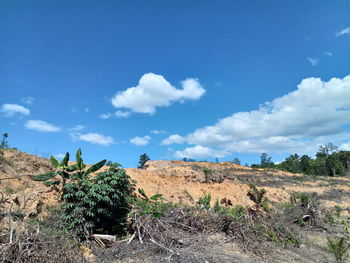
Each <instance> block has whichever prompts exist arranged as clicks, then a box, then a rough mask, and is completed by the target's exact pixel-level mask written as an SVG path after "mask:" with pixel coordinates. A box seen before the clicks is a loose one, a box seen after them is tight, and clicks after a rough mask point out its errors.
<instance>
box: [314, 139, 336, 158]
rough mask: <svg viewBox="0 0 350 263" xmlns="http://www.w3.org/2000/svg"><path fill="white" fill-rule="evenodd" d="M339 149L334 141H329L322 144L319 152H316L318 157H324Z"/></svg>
mask: <svg viewBox="0 0 350 263" xmlns="http://www.w3.org/2000/svg"><path fill="white" fill-rule="evenodd" d="M337 149H338V147H337V146H335V145H334V144H333V143H328V144H326V145H324V146H323V145H321V146H320V148H319V150H318V152H317V153H316V157H318V158H322V157H327V156H328V155H330V154H332V153H333V152H335V151H336V150H337Z"/></svg>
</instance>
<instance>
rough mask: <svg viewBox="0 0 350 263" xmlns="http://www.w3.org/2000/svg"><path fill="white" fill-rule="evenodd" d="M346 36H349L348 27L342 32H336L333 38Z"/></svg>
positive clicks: (349, 28)
mask: <svg viewBox="0 0 350 263" xmlns="http://www.w3.org/2000/svg"><path fill="white" fill-rule="evenodd" d="M346 34H350V27H347V28H344V29H343V30H341V31H339V32H337V33H336V34H335V36H336V37H340V36H343V35H346Z"/></svg>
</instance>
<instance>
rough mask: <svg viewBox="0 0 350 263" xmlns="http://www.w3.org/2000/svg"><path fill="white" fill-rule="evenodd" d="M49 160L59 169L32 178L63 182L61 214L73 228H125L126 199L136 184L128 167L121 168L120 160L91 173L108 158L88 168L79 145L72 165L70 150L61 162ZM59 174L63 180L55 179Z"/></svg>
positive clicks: (86, 231) (84, 232) (83, 230)
mask: <svg viewBox="0 0 350 263" xmlns="http://www.w3.org/2000/svg"><path fill="white" fill-rule="evenodd" d="M50 161H51V163H52V165H53V166H54V167H55V168H56V171H55V172H50V173H46V174H40V175H36V176H33V177H32V179H33V180H36V181H43V182H44V184H45V185H47V186H52V185H60V184H61V185H62V194H61V199H62V201H63V204H62V218H63V220H64V221H65V222H66V223H67V224H68V227H69V228H70V229H74V230H75V231H76V232H77V233H78V235H79V236H81V237H83V236H85V237H87V236H89V235H90V234H91V233H93V232H103V233H111V234H112V233H117V234H119V233H121V232H123V230H122V223H123V222H124V221H125V219H126V217H127V214H128V212H129V205H128V202H127V199H128V197H130V196H131V195H132V192H133V184H132V183H131V182H130V177H129V176H128V175H126V173H125V170H123V169H119V168H118V166H119V164H118V165H111V166H110V168H109V169H108V170H107V171H105V172H102V173H98V174H97V175H96V176H91V173H94V172H96V171H98V170H99V169H100V168H102V166H103V165H104V164H105V163H106V160H103V161H100V162H98V163H96V164H94V165H92V166H91V167H89V168H88V169H85V168H86V165H85V164H84V162H83V159H82V158H81V150H80V149H78V151H77V153H76V163H75V164H73V165H68V161H69V153H67V154H66V155H65V157H64V158H63V160H62V161H61V162H58V161H57V160H56V159H55V158H54V157H53V156H51V158H50ZM57 175H59V176H60V177H61V178H60V180H57V179H56V178H57V177H56V176H57Z"/></svg>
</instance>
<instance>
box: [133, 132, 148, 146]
mask: <svg viewBox="0 0 350 263" xmlns="http://www.w3.org/2000/svg"><path fill="white" fill-rule="evenodd" d="M150 140H151V137H150V136H148V135H146V136H144V137H138V136H136V137H134V138H132V139H130V143H132V144H134V145H136V146H146V145H147V144H148V143H149V141H150Z"/></svg>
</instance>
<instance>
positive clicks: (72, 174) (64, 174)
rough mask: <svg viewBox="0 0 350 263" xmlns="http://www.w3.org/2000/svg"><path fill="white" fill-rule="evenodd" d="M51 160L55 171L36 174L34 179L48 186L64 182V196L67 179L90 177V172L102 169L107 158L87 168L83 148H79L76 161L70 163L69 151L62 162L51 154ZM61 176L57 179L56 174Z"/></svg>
mask: <svg viewBox="0 0 350 263" xmlns="http://www.w3.org/2000/svg"><path fill="white" fill-rule="evenodd" d="M50 161H51V164H52V166H53V167H54V168H55V169H56V171H55V172H48V173H44V174H39V175H34V176H32V179H33V180H34V181H43V182H44V184H45V185H46V186H53V185H60V184H62V189H63V191H62V196H63V195H64V194H65V185H66V181H67V180H71V181H78V180H82V179H86V178H88V176H89V174H90V173H94V172H96V171H98V170H99V169H101V168H102V167H103V166H104V165H105V163H106V160H102V161H100V162H98V163H96V164H94V165H92V166H91V167H90V168H88V169H86V170H85V168H86V165H85V164H84V162H83V159H82V158H81V150H80V149H78V150H77V153H76V163H75V164H72V165H68V162H69V153H68V152H67V153H66V155H65V156H64V158H63V159H62V161H61V162H59V161H58V160H57V159H56V158H55V157H53V156H51V157H50ZM58 175H59V176H60V177H61V178H60V180H57V179H56V178H57V177H56V176H58Z"/></svg>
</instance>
